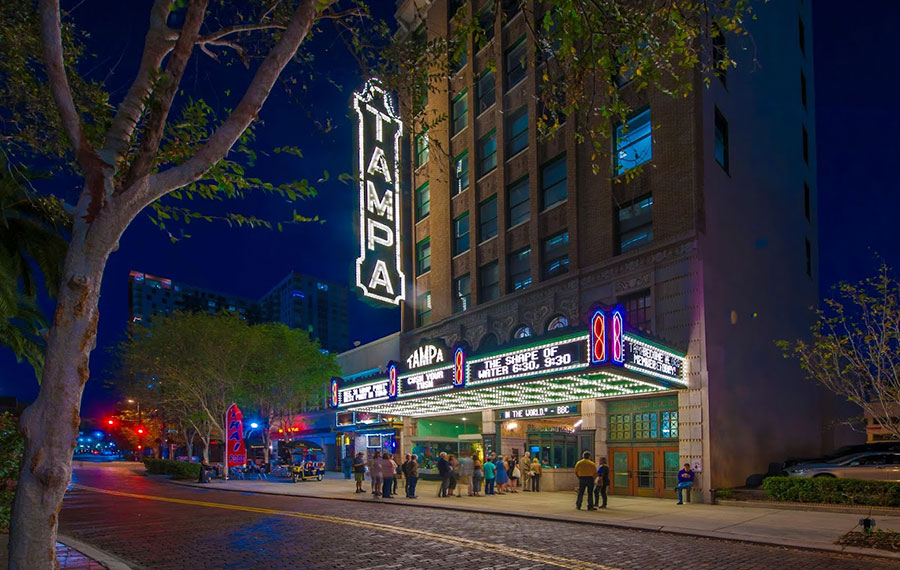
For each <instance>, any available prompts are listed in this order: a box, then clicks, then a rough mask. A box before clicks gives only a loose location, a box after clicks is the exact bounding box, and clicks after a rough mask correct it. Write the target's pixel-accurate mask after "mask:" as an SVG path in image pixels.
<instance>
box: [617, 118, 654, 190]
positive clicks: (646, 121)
mask: <svg viewBox="0 0 900 570" xmlns="http://www.w3.org/2000/svg"><path fill="white" fill-rule="evenodd" d="M652 130H653V129H652V125H651V123H650V109H645V110H643V111H641V112H640V113H638V114H636V115H634V116H633V117H631V118H630V119H628V121H626V122H625V124H624V125H619V126H618V127H616V152H615V154H614V159H615V165H614V166H615V172H616V176H618V175H620V174H622V173H624V172H627V171H628V170H631V169H632V168H634V167H636V166H639V165H641V164H643V163H645V162H647V161H648V160H650V159H651V158H652V157H653V134H652Z"/></svg>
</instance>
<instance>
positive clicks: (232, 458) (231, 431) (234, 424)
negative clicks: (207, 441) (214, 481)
mask: <svg viewBox="0 0 900 570" xmlns="http://www.w3.org/2000/svg"><path fill="white" fill-rule="evenodd" d="M225 415H226V417H227V418H228V434H227V439H226V442H225V452H226V454H227V462H228V467H243V466H244V465H245V464H246V463H247V449H246V448H245V447H244V414H242V413H241V410H240V408H238V407H237V404H231V405H230V406H229V407H228V412H226V414H225Z"/></svg>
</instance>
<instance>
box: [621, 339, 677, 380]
mask: <svg viewBox="0 0 900 570" xmlns="http://www.w3.org/2000/svg"><path fill="white" fill-rule="evenodd" d="M625 364H626V365H627V366H628V367H629V368H634V369H636V370H638V371H641V370H646V371H650V372H655V373H656V374H660V375H662V376H668V377H670V378H672V379H673V380H681V379H682V372H683V367H684V360H683V359H682V358H679V357H677V356H675V355H674V354H671V353H669V352H666V351H665V350H662V349H660V348H657V347H655V346H653V345H650V344H646V343H643V342H639V341H635V340H634V339H631V338H627V337H626V339H625Z"/></svg>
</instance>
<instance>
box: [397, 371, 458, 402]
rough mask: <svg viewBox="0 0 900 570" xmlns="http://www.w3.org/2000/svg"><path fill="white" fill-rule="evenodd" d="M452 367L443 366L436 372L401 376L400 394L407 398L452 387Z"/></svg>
mask: <svg viewBox="0 0 900 570" xmlns="http://www.w3.org/2000/svg"><path fill="white" fill-rule="evenodd" d="M453 372H454V368H453V366H445V367H443V368H439V369H437V370H426V371H423V372H413V373H410V374H404V375H403V376H401V377H400V378H401V388H400V394H401V395H402V396H409V395H412V394H414V393H415V392H422V391H425V390H428V391H438V390H440V389H448V390H449V389H450V388H451V387H453Z"/></svg>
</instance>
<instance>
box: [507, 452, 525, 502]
mask: <svg viewBox="0 0 900 570" xmlns="http://www.w3.org/2000/svg"><path fill="white" fill-rule="evenodd" d="M506 460H507V461H508V462H509V486H510V491H509V492H510V493H518V491H517V490H516V488H517V487H518V486H519V479H521V478H522V470H521V469H519V462H518V461H516V458H515V457H513V456H509V457H507V458H506Z"/></svg>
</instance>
